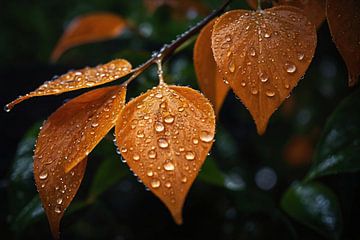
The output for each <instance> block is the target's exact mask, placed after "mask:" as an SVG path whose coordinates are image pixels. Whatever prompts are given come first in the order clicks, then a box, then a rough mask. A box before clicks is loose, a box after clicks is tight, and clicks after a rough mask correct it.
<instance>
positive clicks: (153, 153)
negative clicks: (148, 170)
mask: <svg viewBox="0 0 360 240" xmlns="http://www.w3.org/2000/svg"><path fill="white" fill-rule="evenodd" d="M148 156H149V158H151V159H154V158H156V152H155V151H154V150H150V151H149V152H148Z"/></svg>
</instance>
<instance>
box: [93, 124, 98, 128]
mask: <svg viewBox="0 0 360 240" xmlns="http://www.w3.org/2000/svg"><path fill="white" fill-rule="evenodd" d="M97 126H99V123H92V124H91V127H93V128H96V127H97Z"/></svg>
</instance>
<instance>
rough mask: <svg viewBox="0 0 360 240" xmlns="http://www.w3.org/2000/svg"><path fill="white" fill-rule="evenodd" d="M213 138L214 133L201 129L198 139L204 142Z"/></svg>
mask: <svg viewBox="0 0 360 240" xmlns="http://www.w3.org/2000/svg"><path fill="white" fill-rule="evenodd" d="M213 139H214V135H213V134H211V133H209V132H208V131H201V133H200V140H201V141H203V142H206V143H209V142H211V141H212V140H213Z"/></svg>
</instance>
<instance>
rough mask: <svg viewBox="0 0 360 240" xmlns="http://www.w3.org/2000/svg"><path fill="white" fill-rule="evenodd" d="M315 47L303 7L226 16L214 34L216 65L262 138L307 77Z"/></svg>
mask: <svg viewBox="0 0 360 240" xmlns="http://www.w3.org/2000/svg"><path fill="white" fill-rule="evenodd" d="M315 47H316V31H315V27H314V25H313V24H312V23H311V22H309V21H308V20H307V18H306V17H305V16H304V14H303V13H302V11H301V10H300V9H298V8H294V7H288V6H279V7H274V8H270V9H266V10H264V11H257V12H254V11H245V10H234V11H230V12H227V13H225V14H224V15H222V16H221V17H219V18H218V20H217V22H216V23H215V25H214V28H213V34H212V49H213V53H214V57H215V61H216V63H217V65H218V67H219V68H220V70H221V71H222V72H223V73H224V77H225V78H226V79H227V80H228V82H229V84H230V86H231V87H232V89H233V90H234V92H235V93H236V95H237V96H238V97H239V98H240V99H241V101H242V102H243V103H244V105H245V106H246V107H247V108H248V109H249V111H250V113H251V115H252V116H253V118H254V120H255V123H256V126H257V131H258V133H259V134H263V133H264V132H265V129H266V126H267V124H268V121H269V118H270V116H271V115H272V114H273V112H274V111H275V110H276V109H277V108H278V107H279V106H280V104H281V103H282V102H283V101H284V100H285V99H286V98H287V97H288V96H289V94H290V92H291V90H292V89H293V88H294V87H295V86H296V85H297V83H298V81H299V80H300V78H301V77H302V76H303V75H304V73H305V71H306V69H307V68H308V66H309V64H310V62H311V60H312V58H313V55H314V51H315Z"/></svg>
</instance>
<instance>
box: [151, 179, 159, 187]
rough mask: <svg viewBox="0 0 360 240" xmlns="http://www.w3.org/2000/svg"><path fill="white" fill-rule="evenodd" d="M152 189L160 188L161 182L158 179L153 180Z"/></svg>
mask: <svg viewBox="0 0 360 240" xmlns="http://www.w3.org/2000/svg"><path fill="white" fill-rule="evenodd" d="M151 187H153V188H159V187H160V181H159V180H158V179H153V180H151Z"/></svg>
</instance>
